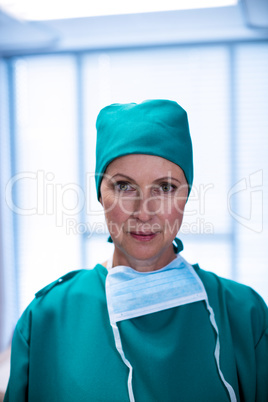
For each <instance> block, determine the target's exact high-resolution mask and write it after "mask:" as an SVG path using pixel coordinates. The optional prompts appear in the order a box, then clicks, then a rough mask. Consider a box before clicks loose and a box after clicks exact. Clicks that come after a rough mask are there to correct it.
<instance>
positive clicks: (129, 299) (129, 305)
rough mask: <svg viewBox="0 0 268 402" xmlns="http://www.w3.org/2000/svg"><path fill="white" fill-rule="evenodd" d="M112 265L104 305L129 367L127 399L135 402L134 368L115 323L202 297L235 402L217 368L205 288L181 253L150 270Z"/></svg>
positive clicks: (109, 265) (121, 353)
mask: <svg viewBox="0 0 268 402" xmlns="http://www.w3.org/2000/svg"><path fill="white" fill-rule="evenodd" d="M111 265H112V264H111V261H110V262H108V266H107V269H108V275H107V278H106V297H107V306H108V312H109V318H110V323H111V326H112V329H113V333H114V338H115V344H116V348H117V350H118V352H119V353H120V355H121V358H122V360H123V362H124V363H125V364H126V366H127V367H128V368H129V378H128V391H129V398H130V401H131V402H134V401H135V399H134V394H133V389H132V371H133V369H132V366H131V364H130V362H129V361H128V360H127V359H126V357H125V354H124V351H123V347H122V343H121V338H120V333H119V329H118V326H117V322H119V321H122V320H129V319H132V318H135V317H140V316H143V315H146V314H151V313H155V312H158V311H163V310H166V309H169V308H173V307H178V306H181V305H184V304H189V303H195V302H199V301H202V300H203V301H205V303H206V307H207V310H208V312H209V317H210V322H211V325H212V326H213V328H214V330H215V332H216V334H217V340H216V347H215V360H216V363H217V366H218V371H219V375H220V378H221V380H222V382H223V384H224V385H225V387H226V388H227V390H228V392H229V396H230V400H231V401H232V402H236V396H235V393H234V390H233V388H232V387H231V385H230V384H229V383H227V381H226V380H225V378H224V376H223V374H222V372H221V369H220V363H219V352H220V343H219V331H218V327H217V324H216V321H215V316H214V312H213V310H212V308H211V307H210V305H209V302H208V297H207V293H206V290H205V287H204V285H203V283H202V281H201V279H200V278H199V276H198V275H197V273H196V272H195V270H194V269H193V267H192V266H191V265H190V264H189V263H188V262H187V261H185V259H184V258H182V257H181V256H180V255H177V257H176V258H175V259H174V260H173V261H172V262H171V263H170V264H168V265H167V266H166V267H164V268H162V269H159V270H157V271H152V272H138V271H136V270H134V269H132V268H130V267H126V266H117V267H114V268H111Z"/></svg>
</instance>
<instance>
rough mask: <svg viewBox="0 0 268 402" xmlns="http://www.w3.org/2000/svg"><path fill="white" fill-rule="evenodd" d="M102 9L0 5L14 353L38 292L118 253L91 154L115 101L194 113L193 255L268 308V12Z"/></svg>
mask: <svg viewBox="0 0 268 402" xmlns="http://www.w3.org/2000/svg"><path fill="white" fill-rule="evenodd" d="M91 3H93V2H84V1H82V0H77V1H76V2H69V1H65V2H63V1H62V2H61V1H59V0H58V1H55V0H54V1H53V2H52V1H49V0H47V1H46V2H34V1H31V0H19V1H18V0H17V1H16V0H14V1H11V0H0V194H1V199H0V225H1V226H0V351H2V352H3V353H5V351H6V350H7V348H8V346H9V344H10V340H11V337H12V333H13V330H14V326H15V324H16V321H17V319H18V317H19V316H20V314H21V313H22V311H23V310H24V309H25V307H26V306H27V304H28V303H29V302H30V301H31V300H32V299H33V297H34V294H35V293H36V292H37V291H38V290H39V289H40V288H42V287H43V286H45V285H46V284H47V283H49V282H51V281H53V280H55V279H57V278H58V277H59V276H61V275H63V274H64V273H66V272H68V271H70V270H75V269H80V268H87V269H90V268H92V267H94V264H96V263H97V262H103V261H104V260H105V259H106V258H107V257H108V256H109V255H110V254H111V252H112V245H111V244H109V243H107V237H108V235H107V229H106V226H105V223H104V218H103V214H102V211H101V208H100V206H99V205H98V202H97V200H96V193H95V188H94V165H95V155H94V151H95V150H94V148H95V134H96V133H95V121H96V117H97V114H98V112H99V110H100V109H101V108H102V107H103V106H105V105H108V104H110V103H115V102H120V103H122V102H140V101H142V100H145V99H152V98H165V99H172V100H175V101H177V102H178V103H179V104H180V105H181V106H182V107H184V108H185V109H186V111H187V112H188V116H189V122H190V130H191V134H192V139H193V147H194V161H195V179H194V187H193V190H192V193H191V197H190V199H189V201H188V204H187V208H186V212H185V218H184V222H183V225H182V228H181V232H180V234H179V237H180V238H181V239H182V240H183V243H184V251H183V255H184V257H185V258H187V259H188V261H189V262H191V263H196V262H198V263H199V265H200V266H201V267H202V268H204V269H206V270H211V271H213V272H215V273H217V274H218V275H221V276H225V277H227V278H231V279H234V280H237V281H239V282H242V283H245V284H247V285H249V286H252V287H253V288H254V289H255V290H257V291H258V292H259V293H260V295H261V296H262V297H263V298H264V300H265V301H266V302H268V268H267V257H268V255H267V254H268V253H267V249H268V208H267V204H268V175H267V168H268V158H267V156H268V135H267V134H268V75H267V72H268V42H267V39H268V2H267V0H240V1H236V0H229V1H228V0H226V1H224V0H213V1H208V0H199V1H194V0H187V1H179V0H178V1H174V0H170V1H168V0H165V2H163V1H156V0H154V1H136V2H135V5H134V4H129V3H130V2H126V1H120V0H117V1H116V0H114V1H107V0H106V1H105V0H99V1H98V2H95V3H98V4H96V5H94V6H93V5H92V4H91ZM5 356H6V355H5ZM0 363H1V358H0ZM5 373H6V371H5ZM5 373H4V374H3V373H2V374H1V364H0V379H1V376H2V381H3V382H5V381H6V374H5ZM0 381H1V380H0ZM0 389H1V382H0Z"/></svg>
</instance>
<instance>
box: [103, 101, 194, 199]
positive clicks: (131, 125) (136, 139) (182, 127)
mask: <svg viewBox="0 0 268 402" xmlns="http://www.w3.org/2000/svg"><path fill="white" fill-rule="evenodd" d="M96 128H97V145H96V171H95V180H96V189H97V194H98V198H99V197H100V185H101V180H102V177H103V174H104V173H105V170H106V168H107V166H108V165H109V163H111V162H112V161H113V160H114V159H116V158H118V157H120V156H124V155H129V154H147V155H155V156H161V157H162V158H165V159H168V160H169V161H171V162H173V163H175V164H177V165H178V166H180V167H181V169H182V170H183V171H184V174H185V177H186V180H187V182H188V184H189V193H190V189H191V186H192V183H193V151H192V141H191V137H190V131H189V125H188V118H187V113H186V112H185V110H184V109H183V108H182V107H181V106H179V105H178V103H176V102H174V101H170V100H147V101H144V102H142V103H139V104H136V103H127V104H119V103H115V104H112V105H110V106H107V107H105V108H103V109H102V110H101V111H100V113H99V115H98V117H97V122H96Z"/></svg>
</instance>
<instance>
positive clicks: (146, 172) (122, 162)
mask: <svg viewBox="0 0 268 402" xmlns="http://www.w3.org/2000/svg"><path fill="white" fill-rule="evenodd" d="M106 173H107V174H108V175H115V174H122V175H127V176H129V177H133V179H135V178H136V177H138V178H147V179H149V180H157V179H158V178H160V177H170V176H171V177H174V178H177V179H178V180H180V181H183V180H185V181H186V179H185V176H184V172H183V170H182V169H181V168H180V167H179V166H178V165H176V164H175V163H173V162H171V161H169V160H167V159H165V158H162V157H160V156H155V155H147V154H146V155H145V154H131V155H125V156H121V157H119V158H117V159H115V160H113V161H112V162H111V163H110V164H109V165H108V167H107V169H106Z"/></svg>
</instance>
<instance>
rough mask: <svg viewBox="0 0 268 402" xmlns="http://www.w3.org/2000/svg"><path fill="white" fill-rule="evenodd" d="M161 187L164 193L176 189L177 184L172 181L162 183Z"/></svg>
mask: <svg viewBox="0 0 268 402" xmlns="http://www.w3.org/2000/svg"><path fill="white" fill-rule="evenodd" d="M159 188H160V191H162V192H163V193H172V192H173V191H175V190H176V186H174V185H173V184H171V183H161V184H160V186H159Z"/></svg>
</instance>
